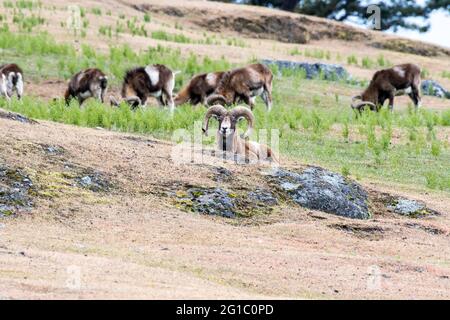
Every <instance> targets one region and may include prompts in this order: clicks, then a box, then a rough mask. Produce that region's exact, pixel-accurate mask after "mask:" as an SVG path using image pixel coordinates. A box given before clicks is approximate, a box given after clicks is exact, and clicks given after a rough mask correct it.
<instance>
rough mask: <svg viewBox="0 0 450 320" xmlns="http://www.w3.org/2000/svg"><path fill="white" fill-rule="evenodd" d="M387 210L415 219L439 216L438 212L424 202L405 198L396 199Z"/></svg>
mask: <svg viewBox="0 0 450 320" xmlns="http://www.w3.org/2000/svg"><path fill="white" fill-rule="evenodd" d="M387 208H388V209H389V210H391V211H393V212H395V213H398V214H401V215H403V216H408V217H413V218H415V217H423V216H427V215H432V214H437V212H435V211H433V210H431V209H429V208H427V206H426V205H425V204H424V203H422V202H419V201H416V200H409V199H403V198H398V199H396V200H395V201H393V203H392V204H390V205H388V206H387Z"/></svg>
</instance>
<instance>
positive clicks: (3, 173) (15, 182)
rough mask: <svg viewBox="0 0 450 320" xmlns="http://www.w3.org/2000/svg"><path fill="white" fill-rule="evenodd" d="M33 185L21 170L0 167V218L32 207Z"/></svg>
mask: <svg viewBox="0 0 450 320" xmlns="http://www.w3.org/2000/svg"><path fill="white" fill-rule="evenodd" d="M32 187H33V183H32V181H31V179H30V178H29V177H28V176H27V175H26V174H25V173H24V172H22V171H21V170H17V169H10V168H7V167H5V166H2V165H0V217H5V216H10V215H13V214H15V213H17V212H18V211H21V210H29V209H30V208H31V207H32V205H33V202H32V198H31V195H30V191H31V188H32Z"/></svg>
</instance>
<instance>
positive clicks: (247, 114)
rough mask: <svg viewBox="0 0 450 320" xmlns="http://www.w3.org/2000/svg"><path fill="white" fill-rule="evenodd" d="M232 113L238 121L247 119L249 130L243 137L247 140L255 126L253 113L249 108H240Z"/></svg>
mask: <svg viewBox="0 0 450 320" xmlns="http://www.w3.org/2000/svg"><path fill="white" fill-rule="evenodd" d="M230 113H231V115H232V116H234V117H236V119H237V120H239V118H240V117H244V118H245V119H247V122H248V129H247V131H246V132H245V133H244V135H243V136H242V137H243V138H246V137H248V136H250V134H251V133H252V130H253V126H254V125H255V116H254V115H253V112H252V111H251V110H250V109H249V108H247V107H244V106H239V107H236V108H234V109H233V110H231V111H230Z"/></svg>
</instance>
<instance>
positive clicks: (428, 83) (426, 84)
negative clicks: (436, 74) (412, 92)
mask: <svg viewBox="0 0 450 320" xmlns="http://www.w3.org/2000/svg"><path fill="white" fill-rule="evenodd" d="M421 89H422V93H423V94H424V95H427V96H434V97H439V98H447V99H450V92H449V91H447V90H446V89H445V88H444V87H443V86H441V85H440V84H439V83H437V82H436V81H434V80H423V81H422V84H421Z"/></svg>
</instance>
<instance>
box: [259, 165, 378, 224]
mask: <svg viewBox="0 0 450 320" xmlns="http://www.w3.org/2000/svg"><path fill="white" fill-rule="evenodd" d="M267 177H268V179H269V180H270V181H271V182H272V183H274V184H275V185H276V186H277V188H278V189H279V190H281V191H282V192H284V193H285V194H286V195H287V196H288V197H289V198H290V199H292V200H293V201H294V202H295V203H297V204H299V205H301V206H302V207H305V208H309V209H313V210H320V211H323V212H327V213H332V214H336V215H339V216H343V217H348V218H353V219H368V218H369V217H370V213H369V208H368V195H367V193H366V191H364V189H363V188H362V187H361V186H360V185H358V184H357V183H355V182H353V181H351V180H348V179H346V178H344V177H343V176H342V175H340V174H337V173H334V172H331V171H328V170H325V169H322V168H318V167H308V168H307V169H305V170H304V171H302V172H294V171H289V170H286V169H282V168H278V169H275V170H273V171H272V172H270V173H268V174H267Z"/></svg>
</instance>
